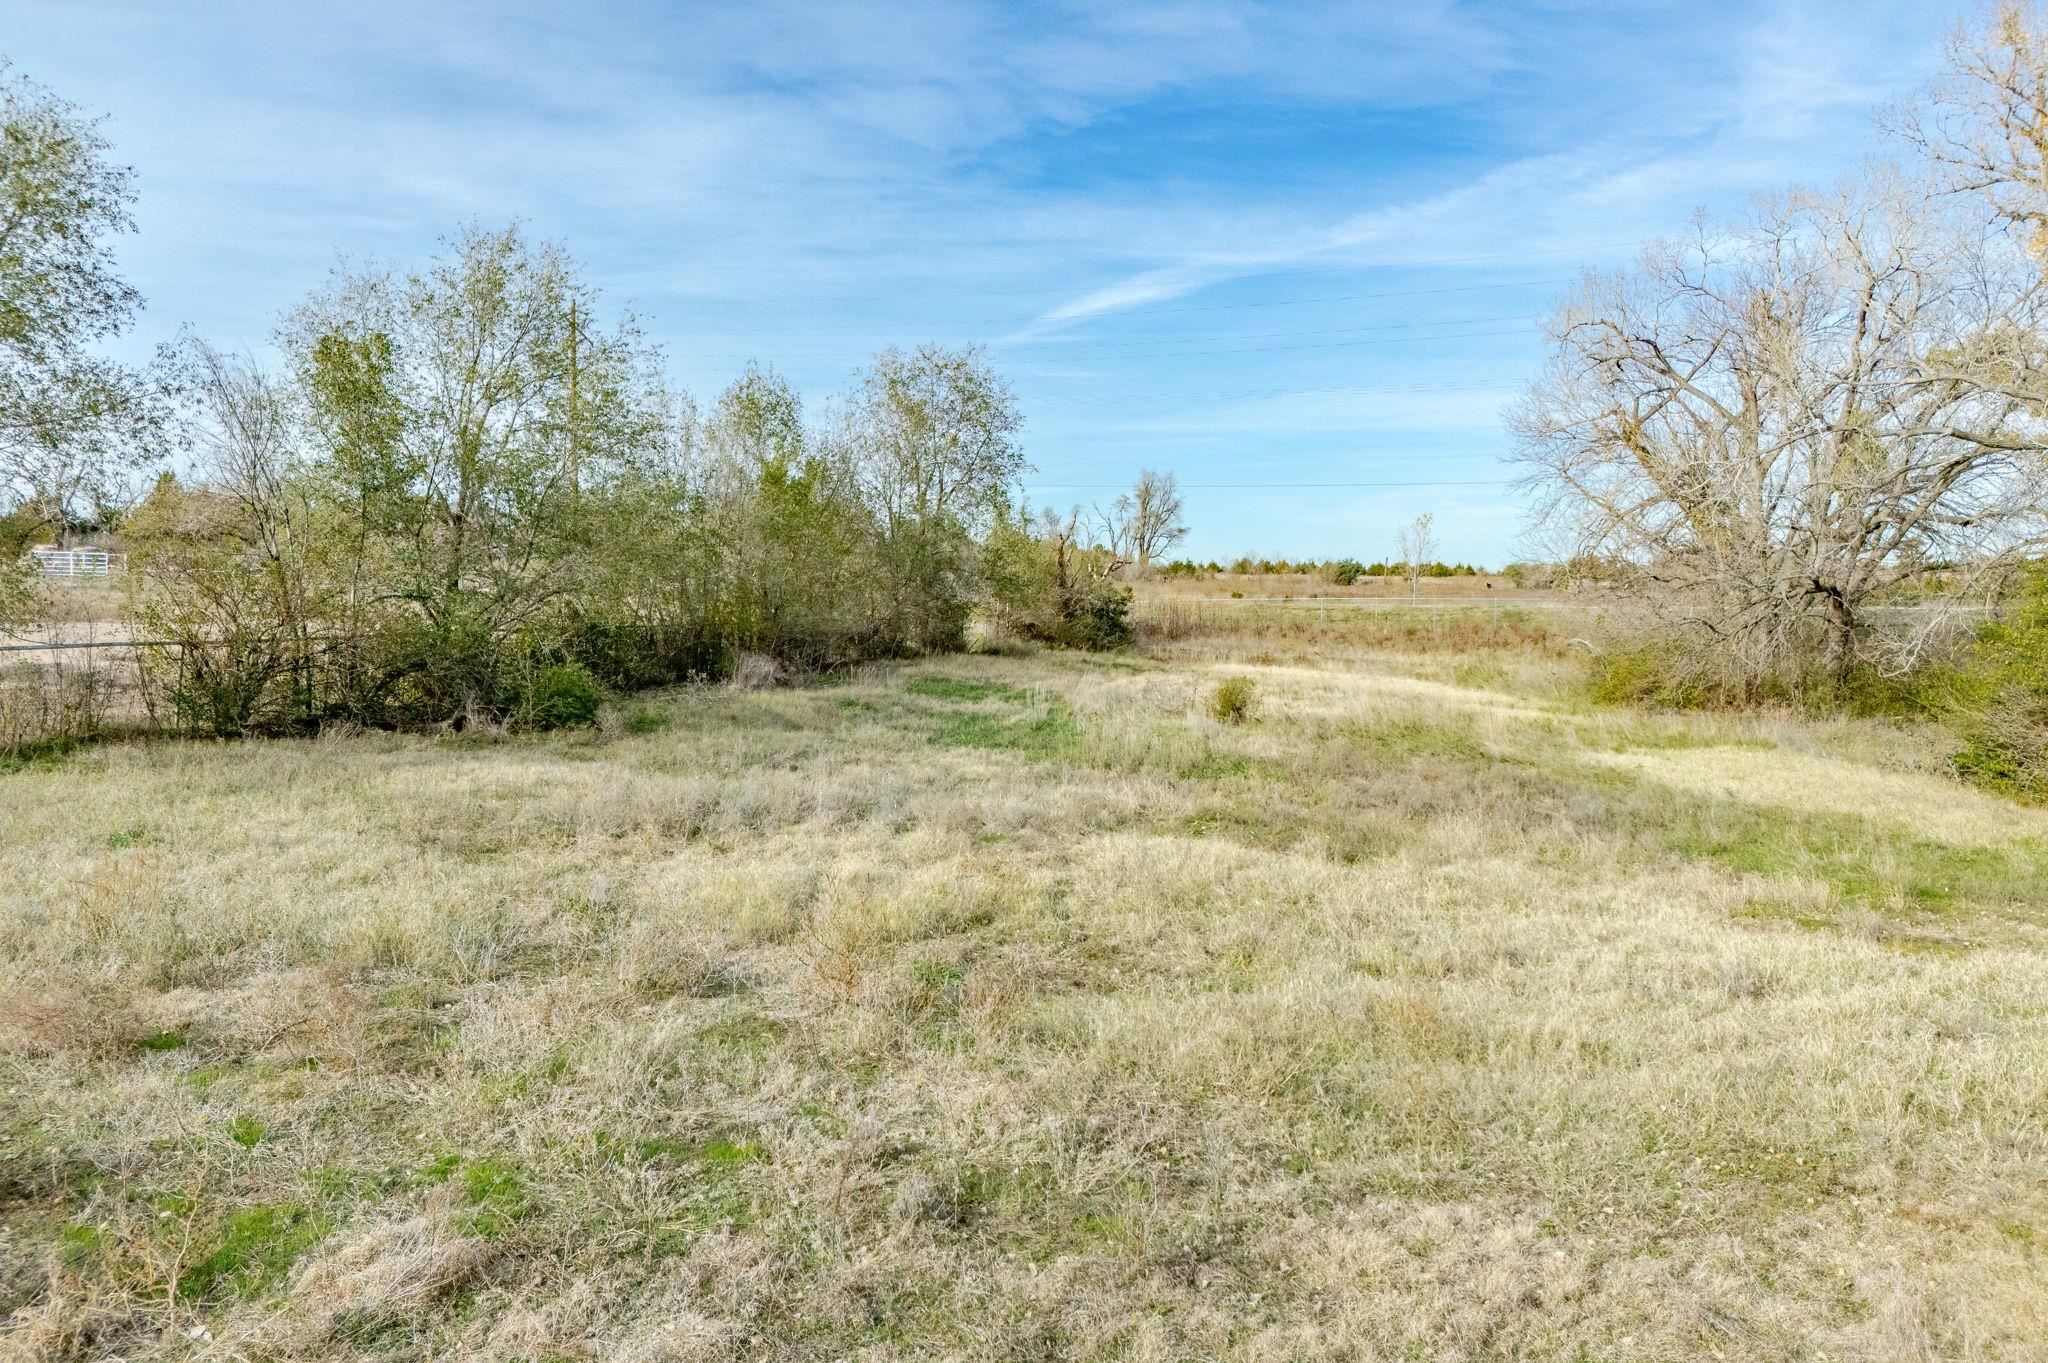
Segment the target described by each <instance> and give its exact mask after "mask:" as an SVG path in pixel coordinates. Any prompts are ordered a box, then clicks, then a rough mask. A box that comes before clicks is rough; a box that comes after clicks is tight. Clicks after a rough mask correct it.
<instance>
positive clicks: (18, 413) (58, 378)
mask: <svg viewBox="0 0 2048 1363" xmlns="http://www.w3.org/2000/svg"><path fill="white" fill-rule="evenodd" d="M111 150H112V148H111V146H110V145H109V143H108V142H107V140H106V138H105V137H104V136H103V135H102V134H101V132H100V130H99V125H98V122H97V121H96V120H94V119H91V118H88V117H87V116H86V115H85V114H83V113H82V112H81V111H80V110H79V109H78V108H77V107H76V106H74V105H72V104H69V103H67V102H66V101H64V100H62V99H60V98H58V97H57V96H56V95H54V94H52V93H51V92H50V91H48V90H46V89H44V88H43V87H42V86H40V85H37V84H36V83H34V82H33V81H30V80H28V79H27V78H26V77H23V76H21V75H19V74H16V73H14V72H12V71H11V70H10V68H9V67H8V66H7V64H6V63H5V62H4V61H0V513H7V522H6V524H5V525H4V526H0V532H4V533H5V534H6V536H7V538H8V539H9V540H10V541H12V542H10V543H0V578H8V577H12V576H13V575H15V574H17V573H18V572H19V568H18V566H17V560H18V558H19V555H20V552H21V550H22V548H23V542H24V541H29V540H36V539H46V540H54V541H56V542H57V543H60V544H61V543H63V542H64V539H65V537H66V535H67V533H68V532H69V531H70V530H71V529H72V527H73V526H74V525H75V524H77V523H79V522H80V521H81V520H84V519H87V518H88V517H89V516H90V518H91V519H94V520H99V519H103V517H101V516H98V515H93V514H92V512H91V511H90V508H94V507H103V506H106V505H110V504H115V503H118V502H119V501H120V500H121V493H120V484H121V483H122V482H123V480H124V479H125V478H126V477H127V476H128V475H129V474H130V473H131V472H132V471H133V470H134V469H136V468H137V467H139V466H140V465H141V464H143V463H145V462H147V461H148V459H149V458H151V457H152V456H153V455H154V453H155V440H156V438H157V437H158V436H159V435H160V434H161V432H162V431H163V430H164V428H165V426H166V424H167V422H168V420H169V417H170V405H169V398H170V390H169V382H168V378H167V376H166V375H165V374H164V373H163V372H160V371H150V372H144V371H141V370H137V369H134V368H131V367H129V366H125V365H120V364H116V363H115V362H113V361H112V360H109V359H107V358H105V357H104V356H101V355H99V354H96V353H95V347H97V346H98V345H100V344H101V343H103V342H105V341H107V340H108V339H110V338H112V337H115V336H118V335H120V334H121V333H122V332H124V331H126V330H127V328H128V327H129V325H130V324H131V322H132V321H133V319H134V316H135V313H136V311H137V310H138V309H139V308H140V306H141V299H140V297H139V295H137V293H136V292H135V290H134V289H133V288H132V287H130V286H129V285H128V284H127V283H126V282H125V281H124V280H122V279H121V277H120V274H119V272H118V270H117V269H116V264H115V259H114V249H113V244H112V242H113V239H114V238H116V237H118V236H120V235H121V234H123V233H125V232H128V231H131V230H133V227H134V221H133V219H132V217H131V216H130V213H129V205H130V204H131V203H132V202H133V200H134V192H133V188H132V179H133V176H132V173H131V172H130V171H129V170H128V169H127V168H126V167H124V166H119V165H116V164H114V163H113V162H112V161H111V160H110V159H109V154H110V152H111ZM26 600H27V596H26V594H25V593H24V591H23V590H22V584H21V582H20V581H19V580H18V578H17V579H16V580H15V581H13V582H12V583H11V584H9V583H6V582H0V610H8V609H10V607H11V608H12V609H13V610H14V611H15V612H17V613H18V612H19V611H21V610H22V609H24V608H25V603H26Z"/></svg>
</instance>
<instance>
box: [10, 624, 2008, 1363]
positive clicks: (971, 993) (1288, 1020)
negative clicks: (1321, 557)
mask: <svg viewBox="0 0 2048 1363" xmlns="http://www.w3.org/2000/svg"><path fill="white" fill-rule="evenodd" d="M1481 590H1482V591H1483V590H1484V589H1483V588H1482V589H1481ZM1226 599H1227V598H1226ZM1184 604H1185V603H1184V602H1181V601H1180V596H1179V594H1178V593H1167V592H1151V593H1148V594H1147V595H1146V596H1145V598H1144V600H1143V601H1142V603H1141V615H1143V616H1145V617H1146V618H1147V619H1149V620H1151V621H1152V622H1153V626H1154V632H1153V633H1152V634H1151V635H1150V636H1149V642H1148V643H1147V644H1146V646H1145V647H1144V648H1142V649H1140V650H1138V651H1135V652H1133V653H1130V654H1126V655H1119V656H1111V657H1100V656H1084V655H1074V654H1057V653H1046V652H1025V653H1017V654H1013V655H1000V656H997V655H982V656H963V657H957V658H947V659H935V660H930V661H926V662H921V663H917V664H914V665H905V666H901V667H876V668H871V669H867V670H864V671H862V672H860V673H858V674H856V675H853V676H851V677H848V678H844V679H841V680H839V681H838V682H837V683H836V684H829V685H819V686H814V687H809V688H804V689H791V690H776V691H765V692H741V691H734V690H731V689H726V688H715V689H713V688H706V689H691V690H682V691H678V692H674V693H672V694H668V695H664V696H662V697H659V698H655V699H652V700H647V701H644V702H626V703H622V704H620V705H618V706H617V707H616V708H615V709H613V710H612V711H611V712H610V713H608V714H607V716H606V719H605V723H604V725H603V726H602V727H601V728H600V729H599V730H597V731H583V732H576V733H566V734H559V735H553V736H545V737H536V738H528V739H516V740H510V741H502V742H495V743H493V742H484V741H477V740H471V741H456V740H441V741H436V740H430V739H425V738H409V737H396V736H390V735H364V736H353V737H352V736H329V737H325V738H322V739H319V740H316V741H309V742H250V743H242V744H220V743H173V742H161V743H151V744H133V745H110V746H101V747H98V748H92V749H87V750H84V751H82V752H79V753H76V754H73V755H71V756H69V757H66V758H62V759H52V760H48V761H43V762H39V763H36V764H32V765H30V766H29V767H27V768H26V769H23V770H18V771H14V772H12V773H8V774H0V1318H5V1317H6V1316H7V1313H9V1312H12V1313H13V1314H12V1316H11V1318H9V1324H8V1325H7V1327H6V1329H7V1333H6V1335H5V1345H4V1347H5V1348H8V1349H12V1350H13V1351H14V1356H18V1357H24V1358H47V1359H57V1358H101V1359H106V1358H114V1357H120V1358H124V1359H131V1360H139V1359H305V1358H314V1357H319V1358H350V1359H394V1360H395V1359H413V1358H425V1357H434V1358H450V1357H463V1358H501V1359H508V1360H510V1359H606V1360H611V1359H624V1360H692V1359H707V1360H710V1359H717V1360H754V1359H774V1360H798V1359H803V1360H812V1359H815V1360H831V1359H854V1358H858V1359H864V1360H898V1359H900V1360H910V1359H934V1358H960V1359H1048V1360H1050V1359H1126V1360H1168V1359H1209V1358H1216V1359H1242V1360H1282V1359H1345V1360H1369V1359H1394V1358H1402V1359H1430V1360H1439V1359H1472V1360H1478V1359H1542V1360H1552V1359H1555V1360H1578V1359H1601V1360H1675V1359H1712V1358H1721V1359H1814V1360H1818V1359H1848V1358H1854V1359H1868V1360H1906V1359H1999V1360H2033V1359H2048V812H2043V811H2037V810H2025V809H2021V808H2019V807H2016V806H2013V805H2010V804H2007V803H2004V802H2001V801H1999V800H1997V799H1994V798H1992V797H1990V796H1987V795H1983V794H1980V793H1977V792H1975V791H1973V790H1970V789H1967V788H1965V787H1962V786H1960V785H1958V784H1956V783H1955V782H1954V781H1952V780H1951V779H1950V778H1949V777H1948V776H1947V775H1946V774H1945V770H1944V762H1943V755H1942V752H1941V750H1940V747H1939V745H1938V743H1937V742H1936V741H1935V739H1934V737H1933V736H1932V735H1930V734H1929V733H1926V732H1923V731H1921V730H1918V729H1915V728H1911V727H1907V726H1900V725H1891V724H1877V723H1874V722H1871V723H1867V722H1851V721H1827V722H1817V721H1815V722H1810V721H1806V720H1801V719H1795V718H1791V717H1784V716H1775V717H1774V716H1749V717H1743V718H1717V717H1674V716H1658V715H1650V714H1645V713H1637V712H1632V711H1624V710H1611V709H1610V710H1596V709H1593V708H1590V707H1589V706H1587V705H1586V704H1585V703H1583V701H1582V700H1581V699H1579V683H1578V674H1577V668H1578V666H1579V664H1578V661H1577V656H1576V652H1575V650H1574V649H1573V648H1572V647H1571V646H1570V644H1569V643H1568V642H1567V640H1566V637H1565V635H1566V632H1567V631H1568V629H1569V619H1568V617H1566V616H1560V615H1559V614H1558V613H1556V612H1550V611H1540V610H1531V609H1526V608H1507V607H1496V608H1489V609H1475V610H1463V611H1455V612H1452V611H1439V612H1426V613H1421V612H1398V611H1386V612H1382V611H1349V612H1343V611H1335V610H1332V611H1329V612H1327V613H1322V612H1317V611H1313V610H1304V609H1300V608H1299V607H1296V606H1291V605H1288V606H1279V605H1271V606H1269V605H1261V604H1257V603H1254V604H1252V605H1248V606H1238V607H1235V608H1232V607H1225V606H1214V605H1212V606H1209V607H1207V610H1208V611H1210V612H1216V613H1220V612H1222V611H1225V610H1232V609H1234V610H1235V613H1234V614H1232V615H1231V616H1230V617H1229V618H1228V619H1227V620H1219V619H1217V618H1216V617H1215V616H1214V615H1212V614H1203V613H1200V612H1197V613H1196V614H1195V615H1194V617H1193V618H1192V619H1190V618H1187V617H1186V616H1185V615H1184V614H1177V613H1176V608H1177V607H1178V606H1180V605H1184ZM1481 604H1482V606H1483V605H1484V603H1483V602H1482V603H1481ZM1229 677H1243V678H1248V679H1250V681H1251V682H1252V685H1253V688H1254V694H1255V697H1256V705H1257V708H1256V713H1255V717H1254V719H1253V720H1252V722H1250V723H1247V724H1243V725H1229V724H1224V723H1220V722H1218V721H1217V720H1215V719H1214V718H1212V717H1210V715H1209V713H1208V710H1207V702H1208V699H1209V696H1210V694H1211V691H1212V689H1213V688H1214V686H1215V685H1216V684H1217V683H1218V682H1219V681H1221V680H1223V679H1225V678H1229Z"/></svg>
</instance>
